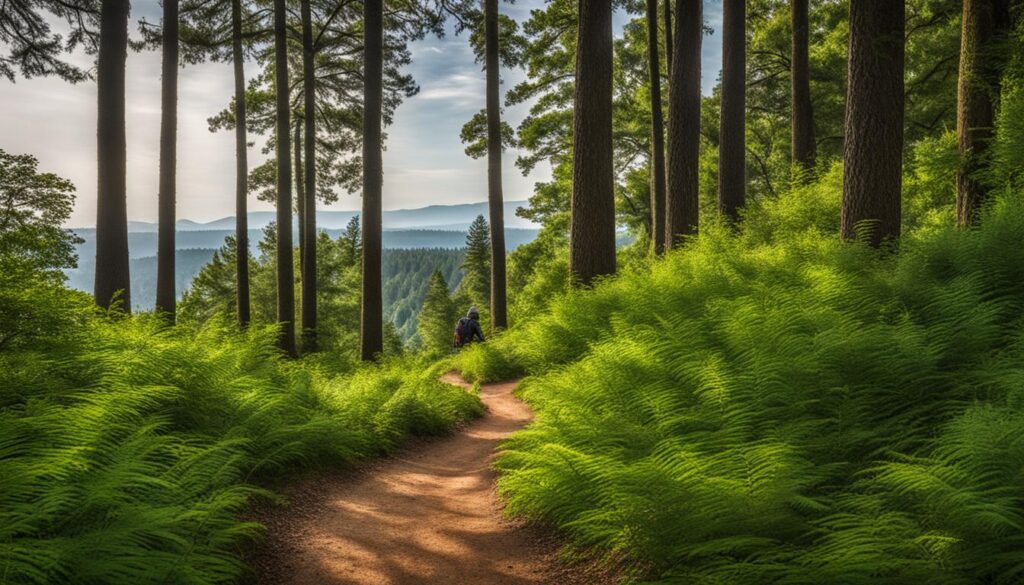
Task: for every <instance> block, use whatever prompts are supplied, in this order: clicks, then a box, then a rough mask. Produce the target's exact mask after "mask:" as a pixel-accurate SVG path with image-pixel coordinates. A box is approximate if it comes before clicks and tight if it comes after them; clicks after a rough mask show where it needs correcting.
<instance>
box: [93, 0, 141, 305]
mask: <svg viewBox="0 0 1024 585" xmlns="http://www.w3.org/2000/svg"><path fill="white" fill-rule="evenodd" d="M127 59H128V0H103V2H102V3H101V7H100V47H99V56H98V58H97V61H96V96H97V102H98V108H97V110H98V120H97V130H96V146H97V149H96V151H97V166H98V172H97V197H96V199H97V200H96V283H95V288H94V293H93V294H94V297H95V300H96V304H97V305H99V306H101V307H109V306H110V304H111V302H113V301H115V300H117V299H118V297H117V295H118V294H120V295H121V296H120V297H119V299H120V301H121V302H122V308H123V309H124V310H125V311H131V308H132V296H131V279H130V276H129V269H128V188H127V176H126V172H127V164H128V151H127V142H126V138H125V105H124V95H125V93H124V92H125V61H126V60H127Z"/></svg>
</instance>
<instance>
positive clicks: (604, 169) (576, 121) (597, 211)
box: [569, 0, 615, 286]
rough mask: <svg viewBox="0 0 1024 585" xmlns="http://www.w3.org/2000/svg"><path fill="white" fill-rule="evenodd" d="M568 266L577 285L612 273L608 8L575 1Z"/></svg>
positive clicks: (600, 2)
mask: <svg viewBox="0 0 1024 585" xmlns="http://www.w3.org/2000/svg"><path fill="white" fill-rule="evenodd" d="M577 39H578V40H577V44H576V94H575V110H574V114H573V171H572V227H571V230H572V232H571V237H570V250H569V266H570V270H571V271H572V275H573V281H574V283H576V284H580V285H584V286H586V285H588V284H590V283H591V282H592V281H593V280H594V278H596V277H598V276H602V275H606V274H612V273H614V272H615V185H614V169H613V168H612V3H611V0H580V4H579V33H578V37H577Z"/></svg>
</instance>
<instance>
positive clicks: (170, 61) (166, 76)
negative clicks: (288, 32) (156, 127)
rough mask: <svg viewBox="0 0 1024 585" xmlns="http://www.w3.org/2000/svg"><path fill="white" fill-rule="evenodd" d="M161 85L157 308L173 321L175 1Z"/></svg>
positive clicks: (170, 1)
mask: <svg viewBox="0 0 1024 585" xmlns="http://www.w3.org/2000/svg"><path fill="white" fill-rule="evenodd" d="M163 10H164V12H163V23H162V29H161V34H160V36H161V41H162V46H163V55H162V66H161V78H160V83H161V88H160V191H159V194H158V216H159V228H158V229H159V233H158V239H157V241H158V244H157V260H156V304H155V306H156V311H157V312H158V313H161V314H162V315H163V316H164V317H165V318H166V319H167V321H168V322H169V323H172V324H173V323H174V319H175V305H176V302H177V291H176V289H175V286H174V279H175V270H174V260H175V258H174V256H175V253H176V251H175V243H174V242H175V206H176V199H177V162H178V28H179V21H178V0H163Z"/></svg>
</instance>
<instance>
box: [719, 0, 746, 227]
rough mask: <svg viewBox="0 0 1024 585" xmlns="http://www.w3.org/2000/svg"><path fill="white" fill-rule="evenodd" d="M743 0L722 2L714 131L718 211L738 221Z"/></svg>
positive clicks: (742, 168)
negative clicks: (717, 121)
mask: <svg viewBox="0 0 1024 585" xmlns="http://www.w3.org/2000/svg"><path fill="white" fill-rule="evenodd" d="M746 18H747V3H746V0H724V1H723V2H722V105H721V110H722V112H721V124H720V126H719V132H718V211H719V213H721V214H722V215H723V216H725V217H726V218H728V219H730V220H732V221H737V220H739V210H740V208H742V207H743V205H744V204H745V202H746V198H747V165H746V135H745V134H746V94H747V75H746V73H747V69H746V67H747V65H746V64H747V56H746V54H747V29H746Z"/></svg>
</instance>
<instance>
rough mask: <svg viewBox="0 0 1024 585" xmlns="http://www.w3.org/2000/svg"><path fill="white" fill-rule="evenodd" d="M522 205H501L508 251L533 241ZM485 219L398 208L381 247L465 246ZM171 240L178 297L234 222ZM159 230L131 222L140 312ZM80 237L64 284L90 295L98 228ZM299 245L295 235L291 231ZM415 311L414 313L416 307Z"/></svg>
mask: <svg viewBox="0 0 1024 585" xmlns="http://www.w3.org/2000/svg"><path fill="white" fill-rule="evenodd" d="M525 204H526V202H525V201H507V202H506V203H505V227H506V229H505V245H506V247H507V248H508V249H509V250H514V249H515V248H517V247H518V246H521V245H523V244H525V243H528V242H530V241H532V240H533V239H534V238H536V237H537V233H538V231H539V230H538V226H536V225H534V224H533V223H531V222H528V221H526V220H524V219H522V218H519V217H516V216H515V209H516V208H517V207H519V206H521V205H525ZM481 214H482V215H484V217H487V216H488V213H487V203H484V202H481V203H470V204H465V205H432V206H430V207H423V208H421V209H401V210H396V211H385V212H384V229H385V231H384V242H383V245H384V248H385V249H389V250H402V249H418V248H445V249H457V248H462V247H463V246H465V242H466V230H467V229H468V228H469V224H470V223H472V221H473V220H474V219H475V218H476V216H478V215H481ZM355 215H358V212H354V211H321V212H318V213H317V228H318V229H320V230H323V231H326V232H327V234H328V235H330V236H331V237H332V238H336V237H338V236H339V235H341V233H342V231H343V230H344V228H345V225H346V224H348V222H349V220H350V219H352V217H353V216H355ZM274 219H275V214H274V213H273V212H253V213H250V214H249V245H250V250H251V251H252V253H253V254H254V255H255V254H258V250H257V244H258V243H259V241H260V240H261V239H262V238H263V232H262V230H263V228H264V227H266V226H267V225H268V224H269V223H270V222H271V221H274ZM177 227H178V233H177V237H176V238H175V240H176V241H175V244H176V248H177V253H176V254H175V256H176V259H177V261H176V263H175V264H176V266H175V269H176V270H175V272H176V275H175V276H176V277H175V281H176V285H177V286H176V287H175V288H176V289H177V293H178V295H179V296H180V295H181V293H182V292H183V291H184V290H185V289H186V288H188V286H189V285H190V284H191V282H192V279H193V278H195V276H196V274H198V273H199V271H200V270H201V269H202V267H203V266H204V265H206V263H208V262H209V261H210V259H211V258H212V257H213V253H214V252H215V251H216V250H217V248H220V247H221V246H222V245H223V244H224V238H226V237H228V236H233V235H234V234H235V218H234V217H225V218H223V219H218V220H216V221H211V222H207V223H198V222H194V221H190V220H187V219H184V220H179V221H178V223H177ZM156 228H157V226H156V224H154V223H147V222H138V221H136V222H129V228H128V231H129V234H128V250H129V256H130V258H131V279H132V300H133V304H134V305H135V307H136V308H138V309H144V310H148V309H152V308H153V299H154V297H155V290H156V288H155V287H156V249H157V233H156V232H157V229H156ZM74 232H75V233H76V234H77V235H78V236H80V237H81V238H82V242H81V243H80V244H79V245H78V246H76V252H77V253H78V267H77V268H75V269H71V270H66V271H65V274H66V275H67V277H68V285H69V286H71V287H72V288H76V289H79V290H84V291H90V290H92V285H93V278H94V275H95V270H96V229H95V228H76V229H74ZM294 235H295V238H296V245H298V240H297V238H298V230H297V229H296V230H294ZM417 310H418V308H417Z"/></svg>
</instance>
